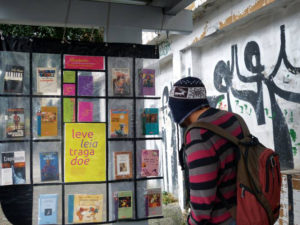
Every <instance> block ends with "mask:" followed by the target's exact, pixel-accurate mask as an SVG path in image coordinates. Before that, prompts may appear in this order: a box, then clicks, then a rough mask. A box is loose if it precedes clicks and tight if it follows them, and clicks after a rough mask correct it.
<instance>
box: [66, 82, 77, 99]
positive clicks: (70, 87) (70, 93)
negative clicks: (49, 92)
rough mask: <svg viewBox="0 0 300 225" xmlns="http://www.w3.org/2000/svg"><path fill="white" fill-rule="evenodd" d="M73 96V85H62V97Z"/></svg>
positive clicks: (74, 90) (74, 87)
mask: <svg viewBox="0 0 300 225" xmlns="http://www.w3.org/2000/svg"><path fill="white" fill-rule="evenodd" d="M75 94H76V86H75V84H63V95H65V96H75Z"/></svg>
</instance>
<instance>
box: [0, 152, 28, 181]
mask: <svg viewBox="0 0 300 225" xmlns="http://www.w3.org/2000/svg"><path fill="white" fill-rule="evenodd" d="M1 158H2V170H1V175H2V185H11V184H25V183H26V176H25V169H26V168H25V151H17V152H3V153H1Z"/></svg>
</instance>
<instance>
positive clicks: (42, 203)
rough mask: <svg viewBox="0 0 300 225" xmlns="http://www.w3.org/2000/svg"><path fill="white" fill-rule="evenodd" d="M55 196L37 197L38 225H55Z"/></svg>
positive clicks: (56, 199)
mask: <svg viewBox="0 0 300 225" xmlns="http://www.w3.org/2000/svg"><path fill="white" fill-rule="evenodd" d="M57 202H58V196H57V194H43V195H40V197H39V224H57Z"/></svg>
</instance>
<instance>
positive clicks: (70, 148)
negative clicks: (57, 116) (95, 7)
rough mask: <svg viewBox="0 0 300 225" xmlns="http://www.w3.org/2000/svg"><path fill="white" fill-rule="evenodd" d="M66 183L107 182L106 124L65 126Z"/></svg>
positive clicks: (73, 124) (69, 124)
mask: <svg viewBox="0 0 300 225" xmlns="http://www.w3.org/2000/svg"><path fill="white" fill-rule="evenodd" d="M64 133H65V140H64V143H65V151H64V152H65V157H64V159H65V163H64V165H65V182H89V181H105V180H106V124H105V123H66V124H65V132H64Z"/></svg>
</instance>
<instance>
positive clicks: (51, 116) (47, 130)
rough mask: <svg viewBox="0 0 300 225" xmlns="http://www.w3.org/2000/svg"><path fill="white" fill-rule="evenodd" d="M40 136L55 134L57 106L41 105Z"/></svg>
mask: <svg viewBox="0 0 300 225" xmlns="http://www.w3.org/2000/svg"><path fill="white" fill-rule="evenodd" d="M41 136H57V107H56V106H43V107H42V109H41Z"/></svg>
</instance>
